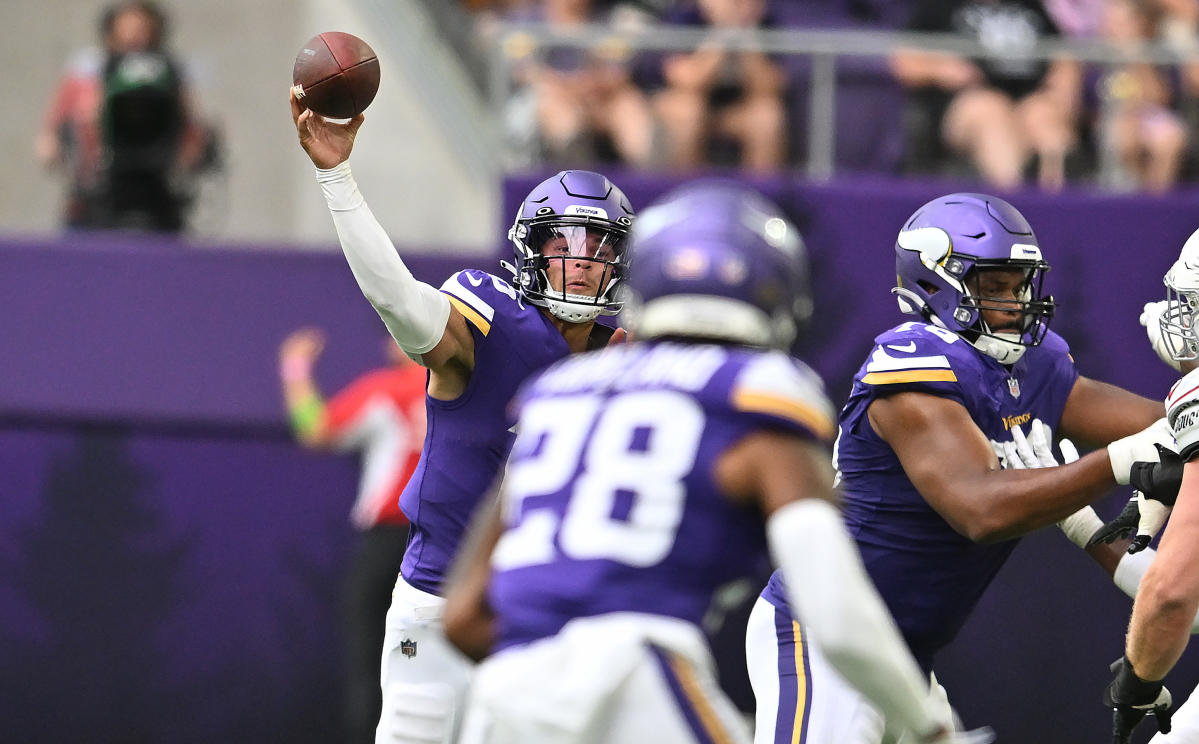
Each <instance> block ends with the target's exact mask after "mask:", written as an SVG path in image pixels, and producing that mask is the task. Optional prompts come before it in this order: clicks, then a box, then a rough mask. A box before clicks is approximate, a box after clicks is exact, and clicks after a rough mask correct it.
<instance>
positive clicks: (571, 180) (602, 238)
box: [504, 170, 633, 323]
mask: <svg viewBox="0 0 1199 744" xmlns="http://www.w3.org/2000/svg"><path fill="white" fill-rule="evenodd" d="M632 224H633V208H632V207H630V206H629V200H628V199H627V198H626V197H625V195H624V192H622V191H621V190H620V189H618V188H616V186H615V185H613V183H612V182H611V181H609V180H608V179H607V178H605V177H604V176H602V175H600V174H599V173H593V172H591V171H582V170H568V171H562V172H561V173H558V174H557V175H555V176H552V177H551V178H547V179H546V180H544V181H542V182H541V183H539V184H537V186H536V187H535V188H534V189H533V190H532V191H531V192H529V195H528V196H527V197H525V200H524V201H523V202H521V205H520V209H519V210H518V211H517V213H516V221H515V222H513V224H512V228H511V229H510V230H509V231H508V239H509V240H511V241H512V246H513V249H514V250H515V252H516V262H515V265H512V264H507V263H505V264H504V266H505V267H506V268H508V269H509V270H510V271H511V272H512V274H513V283H514V284H515V285H516V288H517V290H518V291H519V292H520V294H521V296H522V297H524V299H525V300H526V301H528V302H529V303H530V304H533V305H537V306H539V307H544V308H547V309H548V310H549V311H550V313H552V314H553V315H554V317H556V318H558V319H560V320H565V321H567V322H568V323H585V322H587V321H591V320H595V317H596V316H597V315H599V314H600V313H603V314H605V315H615V314H616V313H618V312H620V308H621V303H620V302H618V301H617V300H616V299H615V297H616V289H617V287H618V285H619V284H620V282H621V281H622V280H623V279H624V278H625V272H626V270H627V268H628V251H627V243H628V233H629V227H630V226H631V225H632ZM555 262H556V263H555ZM576 263H581V264H583V265H584V266H586V265H588V264H589V265H590V266H591V268H592V269H593V270H597V271H599V272H600V275H599V283H598V285H597V287H596V288H595V289H594V290H591V289H588V290H586V291H585V293H580V292H578V291H577V290H578V289H579V287H578V286H576V287H570V286H567V283H566V280H565V276H566V273H567V266H568V264H569V265H574V264H576ZM551 273H554V274H557V275H558V276H560V277H563V278H562V279H561V283H562V287H560V288H558V289H555V288H554V287H553V284H552V283H551V281H550V274H551ZM572 289H575V290H576V291H574V292H572V291H571V290H572Z"/></svg>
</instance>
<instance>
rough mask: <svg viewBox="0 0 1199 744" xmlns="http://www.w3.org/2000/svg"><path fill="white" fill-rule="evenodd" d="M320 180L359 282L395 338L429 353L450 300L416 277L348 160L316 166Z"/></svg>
mask: <svg viewBox="0 0 1199 744" xmlns="http://www.w3.org/2000/svg"><path fill="white" fill-rule="evenodd" d="M316 180H317V182H318V183H320V185H321V191H322V193H324V195H325V202H326V203H327V204H328V205H329V211H330V212H331V213H332V214H333V226H334V227H335V228H337V238H338V240H340V241H341V249H342V251H343V252H344V253H345V255H346V261H347V262H348V263H349V264H350V270H351V271H353V272H354V278H355V279H357V280H358V287H359V288H360V289H361V290H362V294H363V295H365V296H366V299H368V300H370V303H371V305H374V307H375V311H376V312H378V313H379V317H380V318H382V319H383V324H384V325H386V326H387V330H388V331H390V332H391V335H392V338H394V339H395V340H396V343H397V344H399V345H400V348H401V349H403V350H404V351H406V352H407V353H408V354H409V355H420V354H424V353H425V352H427V351H429V350H431V349H432V348H433V347H434V346H437V344H438V343H439V342H440V341H441V337H442V336H443V335H444V334H445V328H446V323H447V322H449V318H450V301H449V300H448V299H446V296H445V295H444V294H442V293H441V292H439V291H438V290H437V288H435V287H432V286H430V285H428V284H425V283H424V282H420V281H417V280H416V278H415V277H414V276H412V272H411V271H409V270H408V267H407V266H405V265H404V262H403V261H402V260H400V256H399V254H398V253H396V249H395V246H393V245H392V244H391V239H390V238H388V237H387V233H386V232H385V231H384V230H383V226H382V225H380V224H379V222H378V220H376V219H375V215H374V214H372V213H371V210H370V207H368V206H367V205H366V200H364V199H363V198H362V194H361V193H359V191H358V184H357V183H355V182H354V176H353V174H352V173H350V164H349V163H348V162H343V163H341V164H339V165H336V166H334V167H333V168H330V169H328V170H322V169H320V168H317V169H316Z"/></svg>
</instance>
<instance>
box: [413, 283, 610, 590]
mask: <svg viewBox="0 0 1199 744" xmlns="http://www.w3.org/2000/svg"><path fill="white" fill-rule="evenodd" d="M441 291H442V292H444V293H445V294H446V295H447V296H448V297H449V298H450V302H451V303H452V304H453V305H454V307H456V308H457V309H458V311H459V312H461V313H462V315H463V316H464V317H465V318H466V320H467V324H468V325H469V326H470V329H471V332H472V334H473V335H474V340H475V366H474V370H473V371H472V373H471V376H470V381H469V382H468V383H467V386H466V390H465V391H464V392H463V393H462V395H460V396H458V397H457V398H455V399H454V400H437V399H435V398H431V397H429V396H425V410H426V414H427V418H428V428H427V429H426V433H425V444H424V449H423V450H422V452H421V458H420V462H419V464H418V465H417V467H416V471H415V472H414V473H413V474H412V478H411V479H410V480H409V481H408V485H407V487H406V488H405V489H404V492H403V494H401V496H400V508H401V509H402V510H403V511H404V514H406V515H407V516H408V519H409V520H410V521H411V522H412V527H411V538H410V539H409V542H408V549H407V552H406V553H405V554H404V562H403V564H402V565H401V567H400V573H401V575H403V577H404V580H405V581H407V582H408V583H409V584H411V585H412V586H414V587H416V588H417V589H420V590H422V591H426V592H430V593H433V594H440V593H441V582H442V579H443V578H444V576H445V572H446V571H447V570H448V568H449V565H450V561H451V560H453V557H454V554H455V552H456V551H457V549H458V542H459V541H460V540H461V538H462V533H463V532H464V531H465V530H466V525H467V524H468V523H469V521H470V519H471V516H472V514H473V513H474V509H475V506H476V505H477V504H478V502H479V500H480V499H481V498H482V497H483V495H484V494H485V493H487V491H488V490H489V489H490V488H491V487H492V485H494V483H495V481H496V478H497V476H498V475H499V473H500V470H501V469H502V468H503V466H504V462H505V460H506V458H507V457H508V450H509V449H510V448H511V446H512V439H513V434H512V432H511V427H512V423H513V422H512V421H511V420H510V419H509V417H508V415H507V406H508V403H509V402H510V401H511V400H512V396H513V395H514V394H515V393H516V390H517V389H518V388H519V387H520V384H521V383H522V382H523V381H524V380H525V378H527V377H528V376H529V375H530V374H532V373H533V372H536V371H538V370H540V369H542V368H544V367H546V366H547V365H549V364H551V363H553V362H555V361H557V360H559V359H561V358H562V357H564V356H566V355H567V354H568V353H569V352H570V349H569V348H568V347H567V345H566V340H565V339H564V338H562V334H561V333H560V332H559V331H558V329H557V328H555V327H554V325H553V324H552V323H551V322H550V320H549V319H548V318H546V317H545V314H544V313H542V312H541V311H540V310H539V309H538V308H536V307H533V306H530V305H527V304H525V303H524V302H522V301H520V300H519V299H518V298H517V294H516V290H514V289H513V288H512V287H511V286H510V285H509V284H508V283H507V282H505V281H504V280H502V279H500V278H498V277H495V276H492V275H491V274H488V273H486V272H484V271H478V270H475V269H468V270H466V271H459V272H458V273H457V274H454V275H453V276H451V277H450V278H449V279H447V280H446V281H445V283H444V284H443V285H442V286H441ZM610 334H611V331H610V330H609V329H603V328H601V327H600V326H596V331H595V333H594V334H593V338H595V337H601V336H604V335H610Z"/></svg>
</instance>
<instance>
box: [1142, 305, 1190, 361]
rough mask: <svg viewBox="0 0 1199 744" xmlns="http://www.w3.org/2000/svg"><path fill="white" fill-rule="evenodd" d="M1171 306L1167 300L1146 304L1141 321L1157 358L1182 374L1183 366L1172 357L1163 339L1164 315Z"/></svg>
mask: <svg viewBox="0 0 1199 744" xmlns="http://www.w3.org/2000/svg"><path fill="white" fill-rule="evenodd" d="M1169 304H1170V303H1169V302H1168V301H1166V300H1158V301H1157V302H1146V303H1145V309H1144V310H1142V311H1141V317H1140V321H1141V325H1143V326H1145V334H1146V335H1147V336H1149V345H1150V346H1152V347H1153V351H1154V352H1155V353H1156V354H1157V356H1158V357H1159V358H1160V359H1161V360H1162V361H1163V362H1165V363H1166V364H1168V365H1170V366H1171V367H1173V368H1174V369H1175V370H1176V371H1178V372H1181V371H1182V365H1181V364H1180V363H1179V361H1178V360H1177V359H1175V358H1174V357H1172V356H1170V350H1169V349H1167V348H1166V342H1165V340H1164V339H1163V338H1162V323H1161V318H1162V313H1164V312H1165V311H1166V307H1167V306H1168V305H1169Z"/></svg>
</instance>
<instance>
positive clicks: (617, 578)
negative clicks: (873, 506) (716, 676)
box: [489, 343, 835, 648]
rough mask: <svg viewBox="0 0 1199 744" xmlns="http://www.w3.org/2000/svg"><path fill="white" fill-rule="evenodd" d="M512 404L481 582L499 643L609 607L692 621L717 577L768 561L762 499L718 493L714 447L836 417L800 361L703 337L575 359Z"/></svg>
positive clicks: (829, 423) (823, 433) (804, 428)
mask: <svg viewBox="0 0 1199 744" xmlns="http://www.w3.org/2000/svg"><path fill="white" fill-rule="evenodd" d="M517 409H518V413H519V423H518V425H517V426H518V432H519V434H518V436H517V440H516V444H515V446H514V448H513V450H512V461H511V463H510V464H509V468H508V473H507V476H506V477H505V480H504V496H503V498H504V522H505V530H506V531H505V533H504V536H503V537H502V538H501V540H500V542H499V544H498V545H497V546H496V550H495V552H494V554H493V555H492V569H493V575H492V581H491V585H490V590H489V591H490V594H489V598H490V602H491V606H492V608H493V609H494V610H495V613H496V615H497V617H498V623H499V625H498V633H499V639H498V647H500V648H503V647H507V646H512V645H516V644H522V643H527V642H529V641H533V640H536V639H538V638H544V637H547V636H551V635H554V634H555V633H557V632H558V630H560V629H561V628H562V626H563V625H564V624H565V623H566V622H567V621H568V620H571V619H573V618H576V617H587V616H594V615H601V614H605V613H610V612H643V613H652V614H657V615H665V616H669V617H674V618H680V619H683V620H686V621H689V622H692V623H695V624H697V625H698V624H699V622H700V620H701V618H702V617H703V614H704V612H705V610H706V609H707V608H708V605H709V603H710V601H711V598H712V594H713V592H714V591H715V590H716V589H717V588H718V587H720V586H721V585H722V584H725V583H727V582H729V581H731V580H733V579H737V578H742V577H745V576H748V575H752V573H753V572H754V571H756V570H758V569H760V568H761V567H762V566H763V565H764V563H763V562H764V561H765V560H766V537H765V529H764V526H763V525H764V522H763V518H762V512H761V510H760V509H759V508H758V506H757V505H756V504H755V505H736V504H733V503H732V502H731V501H729V500H728V499H726V498H725V497H724V496H723V495H722V494H721V493H720V491H719V489H718V488H717V485H716V483H715V482H714V480H713V476H712V467H713V465H714V463H715V462H716V460H717V458H718V457H719V456H720V454H721V453H722V452H724V451H725V450H726V449H728V448H729V447H730V446H731V445H733V444H734V443H736V442H737V441H738V440H740V439H741V438H742V437H744V436H746V435H747V434H749V433H750V432H753V431H755V430H761V429H778V430H784V431H789V432H794V433H796V434H798V435H800V436H803V437H810V438H821V439H824V440H825V441H827V440H828V438H829V437H830V436H831V435H832V433H833V432H834V431H835V429H834V424H833V419H832V409H831V407H830V406H829V403H828V401H827V399H826V398H825V397H824V393H823V391H822V388H821V385H820V382H819V380H818V379H817V378H816V377H815V375H814V374H813V373H812V372H811V371H810V370H808V369H807V368H806V367H804V366H803V365H802V364H800V363H798V362H796V361H795V360H793V359H791V358H790V357H788V356H785V355H783V354H781V353H777V352H758V351H749V350H745V349H732V348H727V347H722V346H708V345H704V346H699V345H687V346H682V345H677V344H669V343H658V344H648V345H646V344H636V345H630V346H624V347H620V348H616V349H609V350H605V351H604V352H601V353H598V354H586V355H582V356H577V357H572V358H571V359H569V360H566V361H563V362H560V363H559V364H557V365H555V366H554V367H553V368H551V369H550V370H548V371H547V372H545V373H544V374H542V375H539V376H538V377H537V378H536V379H534V380H532V381H530V383H529V384H528V386H527V387H526V388H525V389H524V390H523V391H522V393H521V395H520V396H519V398H518V400H517Z"/></svg>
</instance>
